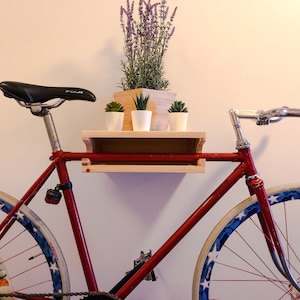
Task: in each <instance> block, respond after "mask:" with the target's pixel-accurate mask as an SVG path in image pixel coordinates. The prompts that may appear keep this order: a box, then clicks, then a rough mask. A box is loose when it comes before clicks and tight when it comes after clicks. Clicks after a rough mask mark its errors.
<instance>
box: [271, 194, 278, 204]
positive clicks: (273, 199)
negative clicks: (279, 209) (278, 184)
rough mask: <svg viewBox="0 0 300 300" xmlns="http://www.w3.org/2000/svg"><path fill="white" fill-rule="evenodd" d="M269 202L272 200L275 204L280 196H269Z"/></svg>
mask: <svg viewBox="0 0 300 300" xmlns="http://www.w3.org/2000/svg"><path fill="white" fill-rule="evenodd" d="M269 202H270V204H274V203H276V202H278V198H277V197H276V196H274V195H272V196H270V197H269Z"/></svg>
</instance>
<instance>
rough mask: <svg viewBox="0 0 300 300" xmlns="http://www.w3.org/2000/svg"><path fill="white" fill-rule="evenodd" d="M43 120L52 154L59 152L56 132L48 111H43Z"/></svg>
mask: <svg viewBox="0 0 300 300" xmlns="http://www.w3.org/2000/svg"><path fill="white" fill-rule="evenodd" d="M43 119H44V123H45V126H46V130H47V133H48V137H49V141H50V144H51V148H52V151H53V152H56V151H59V150H61V147H60V143H59V139H58V136H57V132H56V129H55V125H54V121H53V118H52V115H51V113H50V111H49V110H48V109H44V112H43Z"/></svg>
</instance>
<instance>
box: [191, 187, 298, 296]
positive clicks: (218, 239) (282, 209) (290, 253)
mask: <svg viewBox="0 0 300 300" xmlns="http://www.w3.org/2000/svg"><path fill="white" fill-rule="evenodd" d="M268 197H269V202H270V204H271V205H272V212H273V214H274V218H275V221H276V226H277V228H278V232H279V234H280V238H281V241H282V244H283V247H284V249H285V252H286V255H287V258H288V261H289V265H290V267H291V269H292V272H293V273H294V276H295V278H296V279H297V280H298V281H299V279H300V238H299V222H300V221H299V212H300V201H297V200H299V199H300V186H288V187H279V188H275V189H271V190H268ZM259 211H260V207H259V205H258V203H257V199H256V197H255V196H252V197H250V198H248V199H246V200H245V201H243V202H242V203H240V204H239V205H237V206H236V207H235V208H233V209H232V210H231V211H230V212H229V213H228V214H227V215H226V216H225V217H224V218H223V219H222V220H221V221H220V222H219V223H218V224H217V225H216V227H215V228H214V230H213V231H212V232H211V234H210V235H209V237H208V239H207V241H206V242H205V244H204V246H203V248H202V250H201V253H200V255H199V258H198V261H197V264H196V268H195V273H194V280H193V299H194V300H195V299H201V300H208V299H211V300H212V299H218V300H221V299H222V300H226V299H231V300H232V299H244V300H247V299H249V300H253V299H272V300H274V299H289V300H290V299H300V293H298V292H296V291H295V289H294V288H292V287H290V285H289V282H288V281H287V280H286V279H285V278H284V277H283V276H282V275H281V274H280V273H279V271H278V270H277V269H276V267H275V265H274V263H273V261H272V259H271V257H270V254H269V251H268V248H267V245H266V241H265V239H264V235H263V233H262V231H261V229H260V225H259V221H258V218H257V212H259Z"/></svg>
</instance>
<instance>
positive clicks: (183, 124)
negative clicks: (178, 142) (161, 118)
mask: <svg viewBox="0 0 300 300" xmlns="http://www.w3.org/2000/svg"><path fill="white" fill-rule="evenodd" d="M187 121H188V113H185V112H173V113H169V124H170V131H186V128H187Z"/></svg>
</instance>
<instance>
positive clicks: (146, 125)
mask: <svg viewBox="0 0 300 300" xmlns="http://www.w3.org/2000/svg"><path fill="white" fill-rule="evenodd" d="M151 117H152V111H151V110H132V111H131V119H132V128H133V131H150V126H151Z"/></svg>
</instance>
